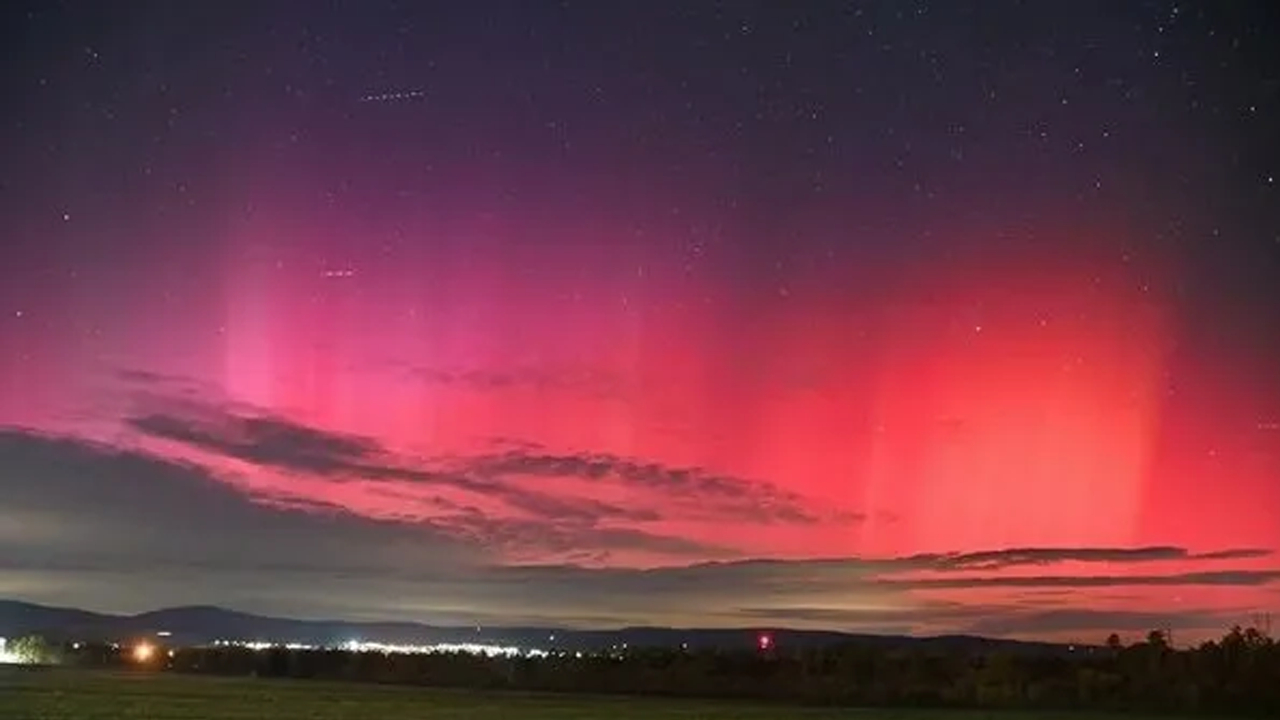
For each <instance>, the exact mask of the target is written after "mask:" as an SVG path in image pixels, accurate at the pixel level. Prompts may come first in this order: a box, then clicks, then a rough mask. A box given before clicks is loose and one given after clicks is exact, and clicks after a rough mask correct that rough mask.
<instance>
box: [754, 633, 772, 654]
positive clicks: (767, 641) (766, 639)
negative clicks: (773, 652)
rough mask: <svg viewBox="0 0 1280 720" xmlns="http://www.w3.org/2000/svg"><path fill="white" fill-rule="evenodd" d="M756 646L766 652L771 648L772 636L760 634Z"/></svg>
mask: <svg viewBox="0 0 1280 720" xmlns="http://www.w3.org/2000/svg"><path fill="white" fill-rule="evenodd" d="M756 644H757V645H759V646H760V649H761V650H768V649H769V648H771V647H773V636H772V635H770V634H769V633H760V637H758V638H756Z"/></svg>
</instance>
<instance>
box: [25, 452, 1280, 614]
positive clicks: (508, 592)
mask: <svg viewBox="0 0 1280 720" xmlns="http://www.w3.org/2000/svg"><path fill="white" fill-rule="evenodd" d="M290 437H292V436H290ZM302 437H303V438H304V439H306V440H307V442H310V441H311V439H310V438H309V437H307V436H302ZM319 446H320V447H326V448H327V447H330V446H329V445H328V444H325V443H319ZM339 447H342V448H344V452H347V455H348V456H350V457H355V451H361V452H363V451H366V450H368V446H367V445H360V444H354V445H347V446H339ZM288 457H294V456H293V455H288ZM308 462H310V461H309V460H308ZM357 486H358V483H357V482H354V481H353V482H348V483H336V484H334V487H342V488H355V487H357ZM372 487H374V488H375V489H380V490H382V491H388V492H407V491H409V490H413V489H415V488H416V489H418V490H419V491H420V495H419V497H427V498H431V497H433V496H432V495H431V494H430V492H426V491H428V490H429V489H430V488H431V487H433V486H429V485H422V484H416V485H395V484H387V483H382V482H374V483H373V484H372ZM0 494H2V495H0V496H2V497H4V503H3V504H2V505H0V594H7V595H11V596H16V597H19V598H21V599H28V600H33V601H38V602H51V603H57V604H65V605H82V606H87V607H90V608H93V609H103V610H119V611H138V610H145V609H149V608H154V607H158V606H165V605H174V604H183V603H215V604H224V605H229V606H233V607H237V608H240V609H244V610H249V611H254V612H270V613H277V614H285V615H298V616H307V617H315V616H321V615H336V616H343V617H362V618H378V617H381V618H386V619H393V620H395V619H412V620H420V621H427V622H443V621H446V620H448V621H451V622H469V621H470V619H474V620H475V621H482V622H485V623H487V624H494V623H502V622H517V621H519V620H520V619H524V620H529V619H537V620H538V621H539V622H544V623H551V624H568V625H586V626H591V625H599V624H606V625H612V626H617V625H623V624H666V625H673V626H691V625H706V626H720V627H752V626H758V625H761V624H765V625H772V626H793V627H822V628H832V627H835V628H843V629H848V630H857V631H867V632H913V633H927V634H940V633H949V632H975V633H982V634H995V635H1017V636H1033V635H1037V634H1041V635H1043V634H1045V633H1056V632H1070V633H1078V634H1085V633H1087V634H1088V635H1089V636H1090V637H1093V636H1097V637H1105V635H1106V633H1108V632H1110V631H1111V630H1113V629H1114V630H1118V631H1124V630H1126V629H1130V628H1133V629H1134V630H1144V629H1146V627H1148V626H1169V627H1174V628H1179V629H1192V630H1194V629H1195V628H1199V627H1204V628H1207V629H1213V630H1218V629H1221V628H1222V627H1225V626H1228V625H1230V624H1231V623H1233V622H1239V621H1247V618H1237V617H1232V616H1231V615H1230V613H1229V612H1228V611H1226V610H1222V609H1214V608H1212V607H1203V606H1201V607H1199V608H1192V609H1189V610H1186V611H1184V612H1180V613H1169V614H1161V613H1159V612H1153V613H1151V614H1148V615H1142V614H1134V613H1130V614H1127V615H1115V614H1108V613H1107V612H1106V608H1105V607H1090V606H1089V604H1090V603H1093V604H1097V603H1099V602H1101V598H1103V597H1104V595H1105V594H1106V593H1099V592H1098V591H1099V590H1105V589H1108V588H1114V587H1126V586H1127V587H1144V586H1146V587H1152V588H1166V587H1168V588H1172V587H1183V588H1186V590H1180V591H1179V594H1181V595H1186V596H1187V597H1194V596H1195V594H1194V593H1190V592H1189V590H1190V589H1191V588H1193V587H1196V586H1198V587H1203V588H1220V587H1227V586H1234V587H1237V588H1248V589H1251V588H1259V589H1260V592H1266V590H1267V589H1268V588H1271V587H1274V586H1276V585H1280V572H1277V571H1275V570H1270V569H1266V568H1255V567H1252V566H1251V567H1240V566H1238V563H1240V562H1243V561H1246V560H1248V561H1254V562H1255V563H1256V561H1258V560H1260V559H1262V558H1264V557H1265V556H1266V555H1267V553H1266V552H1265V551H1263V550H1259V549H1223V550H1216V551H1209V552H1200V553H1197V552H1191V551H1188V550H1187V549H1184V548H1178V547H1151V548H1066V549H1063V548H1011V549H1002V550H993V551H985V552H976V553H963V554H946V553H942V554H922V555H912V556H904V557H882V558H858V557H849V558H829V559H815V560H776V559H774V560H770V559H749V560H732V559H730V560H720V561H714V562H696V563H689V562H687V561H686V562H683V563H681V562H677V561H674V560H673V561H672V564H670V565H666V566H660V567H652V568H648V569H640V568H632V567H624V566H620V565H617V564H615V563H614V560H613V559H614V555H615V553H617V552H620V551H622V550H628V549H632V548H636V547H643V548H648V549H649V550H650V551H652V552H654V553H656V554H662V555H663V556H665V557H670V558H680V557H684V558H705V557H708V556H712V557H714V556H715V555H716V553H717V550H718V549H717V548H709V547H706V546H705V545H703V544H702V543H700V542H697V541H694V540H690V539H688V538H685V537H681V536H675V535H667V534H663V533H659V532H647V531H645V530H643V529H639V528H634V527H625V526H608V525H602V524H599V523H593V522H592V521H591V517H593V516H594V515H595V514H596V513H597V510H595V509H586V510H584V511H582V516H583V519H581V520H568V521H555V522H549V521H547V520H546V519H545V518H542V517H539V516H537V515H536V514H534V513H529V514H527V515H523V516H515V515H503V514H499V513H495V512H492V511H489V510H487V509H483V508H479V507H477V506H475V505H472V504H468V503H465V502H458V501H455V500H452V499H449V498H446V497H439V498H438V499H439V507H438V508H437V510H438V513H437V514H436V515H435V516H433V517H430V518H426V519H421V520H418V519H409V520H402V519H390V518H377V517H371V516H366V515H360V514H357V513H352V512H350V511H348V510H347V509H346V508H345V507H344V506H343V505H342V504H339V503H334V502H332V499H330V498H327V497H324V496H311V497H307V496H303V495H299V494H294V495H289V496H286V497H284V498H283V499H282V498H281V497H276V496H273V495H270V494H263V492H262V490H261V488H260V486H256V485H252V484H249V485H246V484H241V483H239V482H238V481H237V479H236V478H228V477H224V476H222V475H221V474H220V473H219V472H216V471H214V470H211V469H210V468H209V467H206V466H204V465H201V464H199V463H197V462H194V461H192V460H186V459H177V458H173V457H164V456H158V455H155V454H153V453H150V452H147V451H144V450H139V449H130V448H122V447H117V446H112V445H108V444H103V443H98V442H91V441H88V440H84V439H81V438H75V437H65V436H50V435H44V434H40V433H36V432H33V431H28V430H20V429H12V428H10V429H4V430H0ZM393 499H394V498H393ZM548 512H554V513H560V514H565V515H573V512H572V511H566V510H565V509H563V508H551V509H548ZM520 547H524V548H526V549H535V550H536V552H531V553H530V555H531V556H542V557H558V558H561V561H560V562H558V563H556V564H537V565H530V564H521V565H513V564H509V563H510V562H511V557H513V556H514V555H513V554H512V553H509V552H508V549H509V548H520ZM720 550H723V549H720ZM1160 563H1175V564H1176V565H1175V567H1174V570H1175V571H1174V572H1167V573H1146V572H1142V571H1141V568H1143V567H1156V566H1158V565H1159V564H1160ZM1080 564H1084V565H1083V566H1084V567H1085V568H1086V569H1087V568H1088V567H1089V566H1090V565H1092V566H1096V567H1098V568H1100V569H1106V570H1107V573H1106V574H1101V575H1088V574H1068V573H1066V572H1063V573H1059V574H1048V573H1040V574H1037V575H1034V576H1021V575H1018V574H1016V571H1017V569H1018V568H1042V567H1046V566H1058V567H1063V568H1071V570H1072V572H1077V571H1079V568H1080ZM1224 565H1225V567H1224ZM1200 566H1203V567H1202V568H1201V569H1197V568H1200ZM975 573H976V574H975ZM1007 573H1014V574H1007ZM976 591H981V592H980V593H979V594H978V595H973V594H972V593H974V592H976ZM1046 591H1052V592H1056V593H1060V594H1061V596H1060V599H1061V601H1062V602H1061V604H1060V606H1056V607H1049V608H1046V607H1044V605H1043V603H1040V602H1037V601H1036V596H1035V593H1043V592H1046ZM1206 597H1207V595H1206ZM1081 605H1084V606H1086V607H1089V610H1090V611H1091V612H1095V613H1096V614H1094V615H1090V614H1087V613H1084V614H1082V613H1081V612H1078V611H1076V608H1078V607H1080V606H1081ZM1153 620H1160V622H1159V623H1154V622H1149V621H1153Z"/></svg>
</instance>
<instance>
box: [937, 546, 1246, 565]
mask: <svg viewBox="0 0 1280 720" xmlns="http://www.w3.org/2000/svg"><path fill="white" fill-rule="evenodd" d="M1270 554H1271V551H1270V550H1264V549H1259V548H1241V549H1229V550H1220V551H1216V552H1211V553H1201V554H1196V553H1192V552H1190V551H1188V550H1187V549H1185V548H1180V547H1170V546H1154V547H1139V548H1009V549H1005V550H993V551H985V552H971V553H954V554H944V555H922V556H919V558H918V559H919V560H922V561H926V564H927V565H928V566H929V569H932V570H942V571H946V570H951V571H961V570H967V571H975V570H1001V569H1004V568H1010V567H1025V566H1042V565H1053V564H1057V563H1063V562H1081V563H1148V562H1162V561H1175V560H1183V561H1188V560H1189V561H1214V560H1242V559H1251V558H1262V557H1267V556H1269V555H1270Z"/></svg>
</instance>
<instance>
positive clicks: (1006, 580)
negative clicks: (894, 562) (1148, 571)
mask: <svg viewBox="0 0 1280 720" xmlns="http://www.w3.org/2000/svg"><path fill="white" fill-rule="evenodd" d="M1277 580H1280V570H1222V571H1210V572H1194V573H1175V574H1169V575H1074V576H1072V575H1038V576H1033V577H1019V576H1012V577H999V576H987V577H970V578H954V579H952V578H924V579H913V580H881V581H880V582H882V583H884V584H888V585H899V586H902V587H910V588H914V589H935V590H936V589H949V590H957V589H965V588H974V587H987V588H994V587H1004V588H1040V587H1070V588H1095V587H1122V586H1126V585H1147V586H1173V585H1222V586H1228V585H1236V586H1256V585H1268V584H1270V583H1273V582H1275V581H1277Z"/></svg>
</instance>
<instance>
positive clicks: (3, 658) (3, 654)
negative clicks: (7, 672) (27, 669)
mask: <svg viewBox="0 0 1280 720" xmlns="http://www.w3.org/2000/svg"><path fill="white" fill-rule="evenodd" d="M8 645H9V641H8V640H7V639H5V638H2V637H0V665H20V664H22V663H23V662H25V661H24V660H23V659H22V658H21V657H18V653H16V652H13V651H12V650H10V649H9V646H8Z"/></svg>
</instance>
